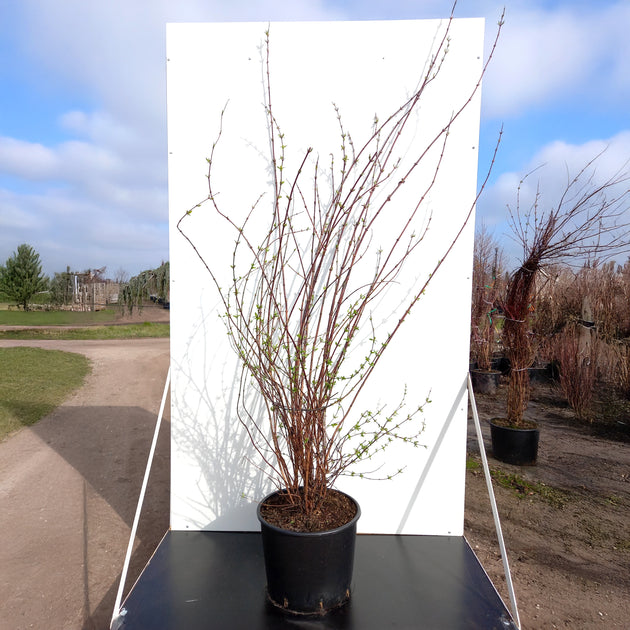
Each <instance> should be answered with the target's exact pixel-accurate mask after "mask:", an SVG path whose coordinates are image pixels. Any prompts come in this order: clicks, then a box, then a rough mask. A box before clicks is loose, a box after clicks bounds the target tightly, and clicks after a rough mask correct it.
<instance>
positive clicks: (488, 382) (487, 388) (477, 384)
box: [470, 369, 501, 394]
mask: <svg viewBox="0 0 630 630" xmlns="http://www.w3.org/2000/svg"><path fill="white" fill-rule="evenodd" d="M500 378H501V372H499V371H498V370H479V369H475V370H470V379H471V381H472V384H473V390H474V391H475V393H477V394H496V393H497V389H498V387H499V379H500Z"/></svg>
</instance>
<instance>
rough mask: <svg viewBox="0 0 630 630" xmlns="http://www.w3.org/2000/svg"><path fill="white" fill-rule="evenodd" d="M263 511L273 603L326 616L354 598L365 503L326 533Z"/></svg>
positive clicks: (270, 592)
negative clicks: (299, 528) (283, 523)
mask: <svg viewBox="0 0 630 630" xmlns="http://www.w3.org/2000/svg"><path fill="white" fill-rule="evenodd" d="M274 494H276V493H275V492H274V493H272V494H270V495H269V496H268V497H265V498H264V499H263V500H262V501H261V503H259V504H258V510H257V516H258V520H259V521H260V528H261V532H262V542H263V553H264V558H265V571H266V573H267V597H268V598H269V600H270V601H271V603H272V604H274V605H276V606H278V607H279V608H282V609H283V610H285V611H287V612H290V613H296V614H317V615H323V614H326V613H327V612H328V611H330V610H332V609H334V608H337V607H339V606H341V605H343V604H345V603H346V602H347V601H348V599H349V598H350V586H351V582H352V568H353V565H354V547H355V540H356V533H357V521H358V520H359V517H360V516H361V510H360V509H359V505H358V503H357V502H356V501H354V499H352V497H350V499H352V501H353V502H354V504H355V505H356V506H357V513H356V515H355V516H354V518H353V519H352V520H351V521H350V522H348V523H346V524H345V525H342V526H341V527H338V528H336V529H331V530H328V531H324V532H293V531H289V530H286V529H280V528H279V527H275V526H274V525H271V524H269V523H268V522H267V521H265V519H264V518H263V517H262V515H261V513H260V506H261V504H262V503H264V502H265V501H267V500H268V499H269V498H270V497H271V496H273V495H274Z"/></svg>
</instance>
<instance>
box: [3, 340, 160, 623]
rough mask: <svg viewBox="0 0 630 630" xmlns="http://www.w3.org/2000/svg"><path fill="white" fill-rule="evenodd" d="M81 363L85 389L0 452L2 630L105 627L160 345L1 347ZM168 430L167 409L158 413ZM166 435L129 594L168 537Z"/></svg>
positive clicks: (155, 394) (156, 381) (143, 452)
mask: <svg viewBox="0 0 630 630" xmlns="http://www.w3.org/2000/svg"><path fill="white" fill-rule="evenodd" d="M17 345H27V346H37V347H41V348H50V349H58V350H65V351H68V352H77V353H81V354H85V355H86V356H87V357H88V358H89V359H90V360H91V361H92V373H91V374H90V375H89V376H88V378H87V380H86V382H85V384H84V386H83V387H82V388H81V389H79V390H78V391H77V392H76V393H75V394H74V395H73V396H72V397H71V398H70V399H69V400H67V401H66V402H65V403H64V404H63V405H62V406H61V407H59V408H58V409H56V410H55V411H54V412H53V413H52V414H50V415H49V416H47V417H45V418H44V419H42V420H41V421H40V422H39V423H37V424H36V425H35V426H34V427H31V428H25V429H22V430H21V431H20V432H18V433H17V434H15V435H13V436H12V437H10V438H9V439H7V440H5V441H4V442H3V443H0V530H1V531H2V533H3V543H2V545H1V546H0V629H1V630H22V629H26V628H36V629H39V628H41V629H42V630H43V629H46V630H50V629H54V630H75V629H81V630H91V629H98V630H104V629H106V628H108V627H109V620H110V617H111V614H112V609H113V605H114V599H115V596H116V591H117V589H118V581H119V578H120V573H121V570H122V566H123V561H124V556H125V552H126V548H127V544H128V540H129V533H130V530H131V524H132V522H133V517H134V513H135V509H136V504H137V500H138V495H139V491H140V484H141V482H142V477H143V474H144V468H145V465H146V459H147V456H148V449H149V446H150V443H151V438H152V435H153V430H154V427H155V421H156V418H157V413H158V410H159V405H160V401H161V397H162V392H163V388H164V381H165V378H166V373H167V369H168V362H169V340H168V339H139V340H124V341H0V347H8V346H17ZM165 420H168V406H167V409H166V412H165ZM168 433H169V426H168V422H165V424H164V425H163V430H162V432H161V436H160V440H159V444H158V450H157V454H156V460H155V462H154V471H155V472H154V473H153V474H152V476H151V479H150V482H149V489H148V492H147V497H146V500H145V505H146V506H147V508H146V510H145V511H144V512H143V515H142V518H141V521H140V527H139V532H138V539H139V542H137V543H136V548H135V551H134V556H133V560H132V565H131V568H130V572H129V578H128V586H129V584H132V583H133V581H134V580H135V577H137V575H138V573H139V571H140V570H141V569H142V567H143V566H144V565H145V563H146V561H147V559H148V557H149V555H150V554H151V553H152V551H153V550H154V549H155V547H156V546H157V543H158V542H159V540H160V538H161V537H162V535H163V534H164V533H165V532H166V530H167V528H168V500H169V499H168V496H169V487H168V485H169V465H168V459H169V444H168Z"/></svg>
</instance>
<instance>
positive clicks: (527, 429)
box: [488, 417, 540, 432]
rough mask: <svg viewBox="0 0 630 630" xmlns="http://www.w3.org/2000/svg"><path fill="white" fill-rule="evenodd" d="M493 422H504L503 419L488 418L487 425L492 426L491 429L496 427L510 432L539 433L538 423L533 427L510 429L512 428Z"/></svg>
mask: <svg viewBox="0 0 630 630" xmlns="http://www.w3.org/2000/svg"><path fill="white" fill-rule="evenodd" d="M495 420H504V418H500V417H495V418H490V420H488V424H490V425H492V426H493V427H498V428H499V429H508V430H510V431H537V432H540V425H539V424H538V423H536V426H535V427H530V428H527V427H512V426H508V425H506V424H497V423H496V422H494V421H495Z"/></svg>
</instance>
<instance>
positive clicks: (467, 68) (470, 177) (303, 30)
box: [167, 19, 484, 535]
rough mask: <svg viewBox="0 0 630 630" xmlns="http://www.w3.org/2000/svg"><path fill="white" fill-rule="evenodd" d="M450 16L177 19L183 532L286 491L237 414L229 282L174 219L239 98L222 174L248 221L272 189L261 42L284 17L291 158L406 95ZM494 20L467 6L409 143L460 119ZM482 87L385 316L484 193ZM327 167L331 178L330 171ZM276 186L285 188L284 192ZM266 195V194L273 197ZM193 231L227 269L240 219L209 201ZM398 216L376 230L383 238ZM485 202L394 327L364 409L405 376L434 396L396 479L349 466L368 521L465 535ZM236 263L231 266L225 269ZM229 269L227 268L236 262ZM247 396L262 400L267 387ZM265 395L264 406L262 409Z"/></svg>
mask: <svg viewBox="0 0 630 630" xmlns="http://www.w3.org/2000/svg"><path fill="white" fill-rule="evenodd" d="M445 27H446V21H444V22H441V21H437V20H422V21H402V22H398V21H391V22H309V23H272V24H271V25H267V24H258V23H230V24H169V25H168V27H167V58H168V62H167V64H168V65H167V69H168V98H167V103H168V143H169V205H170V222H171V230H170V246H171V253H170V261H171V368H172V389H171V401H172V402H171V404H172V413H171V423H172V426H171V431H172V438H171V439H172V445H171V448H172V450H171V459H172V481H171V527H172V528H173V529H175V530H185V529H188V530H199V529H203V530H218V531H250V530H258V529H259V525H258V522H257V520H256V517H255V506H256V503H257V501H258V500H259V499H261V498H262V497H263V496H264V495H265V494H266V493H267V492H268V491H270V490H272V489H273V486H272V485H271V484H270V482H269V480H268V479H266V477H265V475H264V473H263V472H262V471H261V470H260V468H259V467H258V466H257V459H256V454H255V452H254V451H253V449H252V447H251V445H250V443H249V440H248V437H247V431H246V429H245V427H243V426H242V425H241V424H240V423H239V421H238V420H237V419H236V413H235V405H236V404H237V402H236V398H237V392H238V382H239V381H238V379H239V377H240V369H239V366H238V362H237V360H236V357H235V355H234V353H233V351H232V350H231V348H230V347H229V344H228V341H227V335H226V331H225V327H224V324H223V322H222V321H221V319H220V317H219V315H220V313H221V312H222V310H221V307H220V303H219V296H218V294H217V291H216V288H215V287H214V285H213V284H212V281H211V279H210V276H209V274H208V272H207V270H206V269H205V268H204V266H203V264H202V263H201V261H200V260H199V258H198V257H197V255H196V254H195V252H194V251H193V249H192V247H191V246H190V244H189V243H188V242H186V240H185V239H184V238H183V237H182V235H181V234H180V233H179V232H178V230H177V229H176V224H177V222H178V221H179V219H180V218H181V217H182V215H184V213H185V212H186V211H187V210H188V209H189V208H192V207H193V206H195V204H197V203H199V202H200V201H202V200H203V199H204V198H206V197H207V195H208V187H207V178H206V175H207V163H206V158H207V157H209V155H210V151H211V148H212V144H213V142H214V141H215V140H216V138H217V134H218V132H219V128H220V124H221V123H220V120H221V112H222V111H223V110H225V114H224V117H223V123H222V137H221V140H220V142H219V144H218V145H217V149H216V154H215V166H214V168H215V171H214V178H213V181H214V189H215V191H218V192H219V194H220V195H221V203H222V205H223V207H224V208H230V212H233V216H234V218H235V219H236V220H238V218H239V217H242V216H244V214H243V213H245V212H247V211H248V210H249V209H250V208H251V206H252V204H253V203H254V202H255V201H256V199H258V197H259V196H260V194H261V193H262V192H264V191H269V190H270V181H269V180H270V176H269V156H268V153H269V152H268V145H269V138H268V130H267V126H266V118H265V109H264V86H263V76H264V74H263V73H264V63H263V57H264V54H265V48H264V40H265V31H266V30H267V28H270V41H271V44H270V46H271V48H270V58H271V64H270V67H271V84H272V99H273V107H274V114H275V116H276V118H277V120H278V121H279V123H280V125H281V127H282V131H283V133H284V134H285V138H286V140H285V143H286V145H287V150H286V153H287V157H286V160H287V164H290V163H291V162H292V163H293V167H294V168H295V165H296V164H297V163H298V162H299V161H301V159H302V157H303V155H304V152H305V150H306V149H307V148H308V147H313V148H314V153H313V155H318V156H320V159H321V161H322V162H326V163H329V160H330V157H329V156H330V154H331V152H337V156H339V145H340V137H339V128H338V124H337V119H336V113H335V109H334V107H333V102H334V103H335V104H336V105H337V106H338V107H339V110H340V112H341V115H342V117H343V122H344V126H345V127H346V129H347V130H349V131H350V133H351V134H352V136H353V138H354V143H355V146H359V145H360V144H361V140H362V139H365V138H366V134H367V133H369V132H370V131H371V126H372V123H373V121H374V117H375V115H376V116H378V117H379V118H380V119H383V117H385V116H386V115H388V114H390V113H392V112H393V111H394V110H395V109H396V108H397V107H399V106H400V105H401V104H402V103H403V102H404V101H405V100H406V97H408V95H410V94H411V93H412V92H413V90H414V88H415V87H416V86H417V85H418V82H419V80H420V79H421V76H422V72H423V68H424V67H425V64H426V60H427V59H428V58H429V56H430V54H431V51H432V46H434V45H435V43H436V41H439V38H440V33H441V32H442V29H444V28H445ZM483 30H484V23H483V20H479V19H461V20H454V21H453V23H452V26H451V33H450V37H451V39H450V46H449V51H448V54H447V55H446V59H445V61H444V64H443V66H442V68H441V71H440V74H439V75H438V77H437V79H436V80H435V81H434V82H433V83H432V84H431V85H430V89H428V90H427V93H426V95H425V97H426V98H424V100H423V103H422V106H421V107H420V108H419V110H418V111H417V114H416V116H415V119H414V122H413V124H412V125H411V127H410V132H409V134H408V135H407V136H405V137H404V139H403V142H402V143H401V144H400V148H401V155H400V157H401V159H402V160H403V163H404V161H405V160H413V159H416V158H417V156H418V155H419V154H420V153H421V152H422V151H423V150H424V148H425V146H426V143H427V139H428V138H431V137H432V136H434V135H435V133H436V132H437V131H438V130H439V129H442V128H443V127H444V126H446V125H447V124H448V122H449V120H450V118H451V115H452V113H453V112H455V111H457V110H458V109H459V108H460V107H461V106H462V105H463V104H464V103H465V102H466V100H467V99H468V98H469V96H470V95H471V93H472V92H473V91H474V86H475V84H476V83H477V81H478V80H479V77H480V74H481V70H482V49H483ZM479 102H480V95H479V92H476V93H475V95H474V96H473V98H472V101H471V102H470V104H469V106H468V108H467V109H466V111H465V112H464V113H463V114H462V115H461V116H460V117H459V118H458V119H457V120H456V122H455V123H454V124H453V127H452V129H451V132H450V134H449V137H448V142H447V144H446V148H445V151H444V154H443V156H442V157H441V165H440V170H439V173H438V176H437V179H436V181H435V184H434V185H433V187H432V188H431V191H430V194H429V195H428V196H427V198H426V200H425V203H424V209H423V212H422V217H421V219H422V220H421V221H420V225H419V226H418V229H419V230H421V229H422V225H426V222H427V221H428V220H429V219H430V223H429V230H428V233H427V235H426V237H425V239H424V241H423V243H422V247H421V249H420V251H419V253H418V255H417V257H415V258H414V259H413V261H412V264H410V265H408V266H407V267H406V269H405V271H404V274H403V275H402V276H401V277H400V278H399V282H398V283H397V285H396V286H395V287H392V289H391V291H388V293H387V294H386V296H385V298H384V299H383V300H382V301H381V303H380V304H378V305H377V306H376V307H375V310H374V317H375V321H377V323H383V326H384V328H385V329H386V328H387V325H388V322H390V323H391V321H395V318H396V311H397V307H398V306H399V305H400V304H401V301H402V300H404V298H405V296H408V295H409V294H410V292H411V291H412V289H413V287H414V286H418V283H419V282H422V280H423V278H426V277H427V275H428V274H429V273H431V272H432V270H433V269H434V267H435V264H436V262H437V261H438V260H439V259H440V258H441V257H443V255H444V253H445V251H446V250H447V248H448V246H449V244H450V243H451V242H452V240H453V238H454V237H455V235H456V234H457V232H458V231H459V229H460V228H461V226H462V225H463V223H464V221H465V219H466V216H467V214H468V213H469V210H470V208H471V207H472V204H473V202H474V198H475V192H476V177H477V143H478V136H479ZM440 149H441V147H438V148H437V150H432V151H430V152H429V153H428V156H427V160H426V162H427V166H426V168H425V167H423V168H422V169H421V171H420V173H419V177H418V180H417V181H416V182H415V183H413V184H412V185H406V186H405V187H403V189H402V190H401V192H400V194H399V195H397V196H396V198H395V200H394V201H393V202H392V204H391V205H390V206H388V210H387V212H388V213H390V214H389V215H388V216H390V217H392V219H394V218H396V217H397V216H401V214H399V213H402V212H404V211H405V210H406V209H407V208H408V206H409V204H410V203H411V202H412V201H413V203H416V201H417V197H418V190H420V187H422V186H423V185H424V186H425V187H426V185H427V182H428V181H430V179H431V178H432V176H433V173H434V171H435V165H436V163H437V161H438V160H439V159H440ZM322 179H323V178H322ZM270 198H271V197H270ZM264 203H265V198H264V197H263V200H262V202H261V207H262V206H264ZM183 226H184V230H185V231H186V233H187V234H188V235H189V236H190V237H191V238H192V240H193V242H194V243H195V245H196V246H197V247H198V248H199V250H200V251H201V252H202V254H203V256H204V258H205V259H206V261H207V262H208V264H209V265H210V266H211V268H212V269H213V270H214V271H215V272H217V273H218V274H219V275H221V274H223V273H224V272H225V274H228V273H229V270H230V269H229V268H230V265H231V253H232V248H233V244H234V241H235V233H234V231H233V229H231V228H230V226H229V225H228V224H227V223H226V222H225V221H224V220H223V219H221V218H220V217H219V216H217V215H216V214H215V213H214V211H213V210H212V208H211V207H210V205H209V204H206V205H205V206H203V207H202V208H199V209H197V210H195V211H194V212H193V214H192V215H191V216H189V217H186V220H185V221H184V222H183ZM387 230H388V226H387V225H382V226H381V227H380V228H379V230H378V231H377V232H375V233H374V235H373V241H374V245H375V246H376V247H378V243H379V241H386V239H387V238H388V234H387ZM473 236H474V216H470V219H469V222H468V224H467V225H466V227H465V229H464V230H463V232H462V234H461V237H460V238H459V240H458V241H457V244H456V245H455V247H454V248H453V250H452V251H451V253H450V255H449V257H448V258H447V259H446V261H445V262H444V264H443V265H442V266H441V267H440V268H439V270H438V272H437V273H436V274H435V276H434V278H433V280H432V282H431V284H430V285H429V288H428V290H427V291H426V293H425V295H423V296H422V298H421V300H420V301H419V302H418V304H417V305H416V307H414V310H413V311H412V313H411V316H410V317H409V318H408V319H407V320H406V321H405V324H404V326H403V328H402V329H401V332H400V333H399V334H398V336H397V337H395V338H394V342H393V343H392V344H391V345H390V347H389V348H388V349H387V352H386V353H385V355H384V357H383V359H382V361H381V363H380V364H379V366H378V368H377V370H376V371H375V372H374V374H373V375H372V381H371V382H370V385H369V387H367V388H365V390H364V391H363V392H362V394H361V395H362V399H361V401H360V403H359V404H358V406H357V410H358V411H357V413H359V412H360V411H361V410H363V409H370V408H375V407H377V406H381V405H383V404H390V405H394V406H395V405H396V404H397V403H398V402H399V401H400V399H401V396H402V394H403V392H404V390H405V387H406V388H407V400H408V402H409V404H410V405H413V404H415V405H417V404H419V403H422V402H423V401H424V400H425V398H426V397H427V396H429V397H430V400H431V402H430V404H428V405H426V406H425V409H424V413H423V414H422V418H421V419H419V420H418V422H420V423H422V422H424V423H425V430H424V432H423V433H422V435H421V437H420V442H421V444H422V446H421V447H418V448H413V447H411V446H409V445H406V444H394V445H393V446H392V447H390V449H388V450H387V451H385V453H384V455H383V461H377V462H376V463H375V464H374V465H373V467H374V468H377V469H378V470H379V472H378V473H377V476H386V475H387V474H389V473H392V472H395V471H396V470H398V469H401V468H402V469H404V471H403V473H402V474H400V475H397V476H395V477H394V478H393V479H391V480H387V481H366V480H364V479H358V478H350V477H343V478H341V479H340V481H339V483H338V484H337V487H338V488H339V489H341V490H344V491H346V492H348V493H350V494H351V495H352V496H353V497H355V498H356V499H357V500H358V501H359V503H360V505H361V510H362V517H361V519H360V521H359V531H360V532H365V533H386V534H387V533H402V534H438V535H462V533H463V515H464V482H465V459H466V452H465V449H466V416H467V395H466V375H467V372H468V343H469V326H470V291H471V270H472V246H473ZM222 270H224V271H222ZM226 277H227V275H226ZM245 404H247V405H250V407H251V406H254V407H255V405H256V393H255V392H254V391H248V392H247V393H246V400H245ZM250 411H251V408H250Z"/></svg>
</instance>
